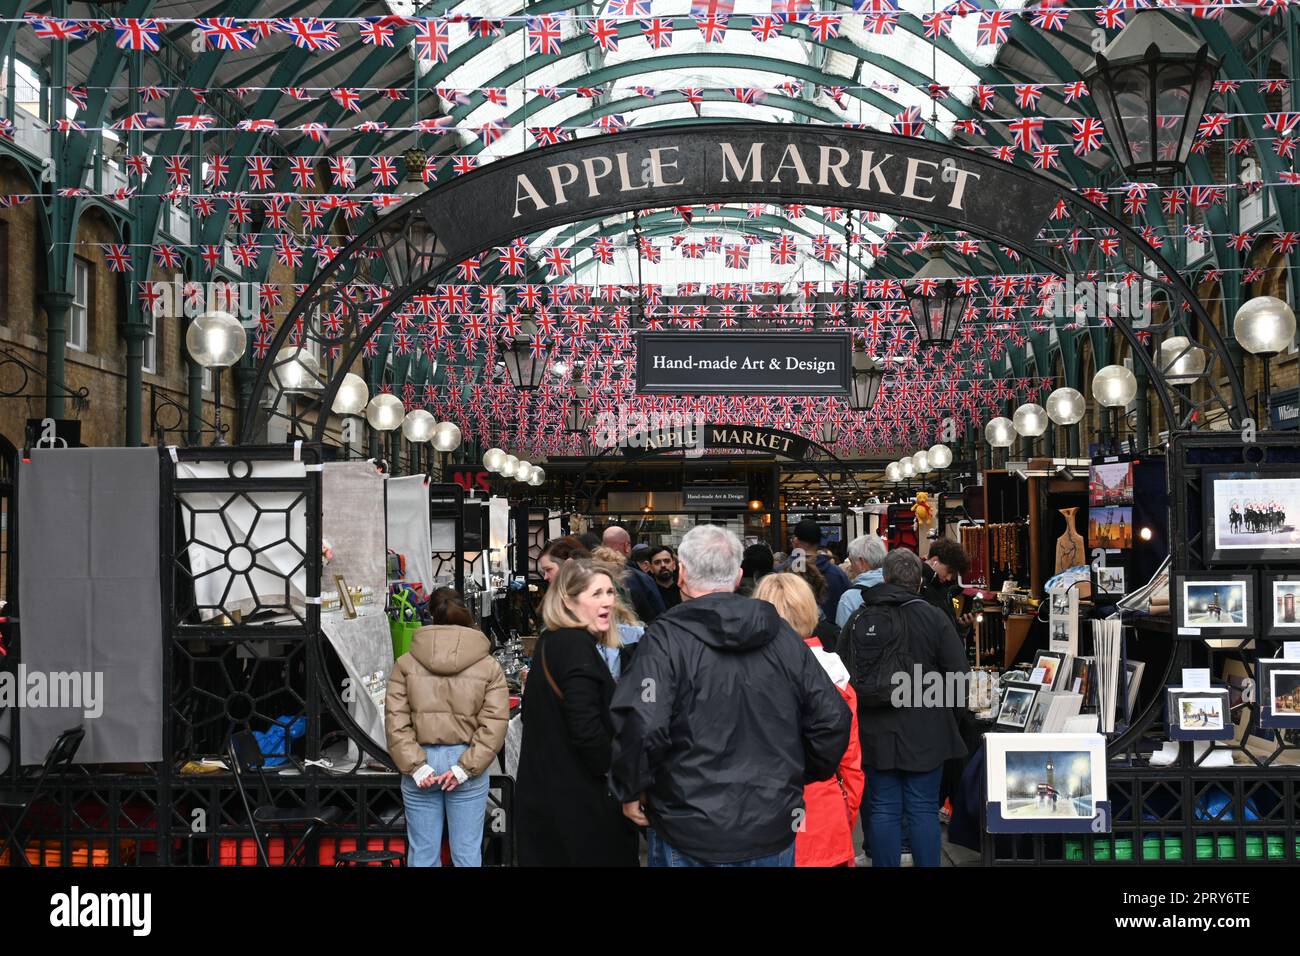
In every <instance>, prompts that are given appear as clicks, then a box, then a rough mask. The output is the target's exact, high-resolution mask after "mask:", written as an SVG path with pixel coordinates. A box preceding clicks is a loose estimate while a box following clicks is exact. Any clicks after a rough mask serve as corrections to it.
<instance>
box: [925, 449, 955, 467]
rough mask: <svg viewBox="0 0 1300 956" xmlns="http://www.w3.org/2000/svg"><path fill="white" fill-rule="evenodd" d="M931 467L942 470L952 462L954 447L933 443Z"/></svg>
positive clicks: (930, 453)
mask: <svg viewBox="0 0 1300 956" xmlns="http://www.w3.org/2000/svg"><path fill="white" fill-rule="evenodd" d="M929 458H930V467H931V468H936V469H939V470H942V469H944V468H947V467H948V466H949V465H951V464H952V449H951V448H949V447H948V446H947V445H931V446H930V451H929Z"/></svg>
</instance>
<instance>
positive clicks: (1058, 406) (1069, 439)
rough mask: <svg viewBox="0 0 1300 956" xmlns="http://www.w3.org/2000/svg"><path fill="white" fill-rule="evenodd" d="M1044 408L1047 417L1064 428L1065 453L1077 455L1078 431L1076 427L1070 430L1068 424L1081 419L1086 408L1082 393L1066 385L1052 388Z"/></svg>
mask: <svg viewBox="0 0 1300 956" xmlns="http://www.w3.org/2000/svg"><path fill="white" fill-rule="evenodd" d="M1046 408H1047V417H1048V418H1050V419H1051V420H1052V421H1054V422H1056V424H1058V425H1061V426H1063V427H1064V428H1065V437H1066V443H1065V451H1066V454H1067V455H1069V456H1071V457H1073V456H1074V455H1077V454H1078V453H1079V432H1078V429H1075V430H1073V431H1071V430H1070V426H1071V425H1077V424H1078V423H1079V422H1081V421H1083V416H1084V413H1085V412H1087V410H1088V403H1087V402H1086V401H1085V400H1084V398H1083V393H1082V392H1080V391H1079V390H1078V389H1077V388H1070V387H1069V386H1068V385H1067V386H1062V387H1061V388H1058V389H1054V390H1053V391H1052V394H1050V395H1048V396H1047V404H1046Z"/></svg>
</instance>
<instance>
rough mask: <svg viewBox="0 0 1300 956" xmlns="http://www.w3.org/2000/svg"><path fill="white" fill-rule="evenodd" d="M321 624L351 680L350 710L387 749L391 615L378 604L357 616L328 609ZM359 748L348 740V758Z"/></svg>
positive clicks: (322, 616) (365, 728) (353, 755)
mask: <svg viewBox="0 0 1300 956" xmlns="http://www.w3.org/2000/svg"><path fill="white" fill-rule="evenodd" d="M320 627H321V630H322V631H323V632H324V633H325V636H326V637H327V638H328V639H329V642H330V645H331V646H332V647H333V648H334V652H335V653H336V654H338V656H339V660H340V661H342V662H343V669H344V670H345V671H346V672H347V675H348V677H350V678H351V679H352V693H351V694H350V695H349V696H350V697H351V698H352V699H351V700H350V701H348V712H349V713H350V714H351V715H352V719H353V720H355V721H356V722H357V723H358V724H359V725H360V726H361V728H362V729H363V730H365V731H366V733H368V734H369V735H370V738H371V739H372V740H373V741H374V742H375V743H377V744H379V746H380V747H381V748H382V749H383V750H384V751H385V752H387V750H388V738H387V736H386V735H385V733H384V697H385V696H387V692H388V677H389V675H390V674H392V672H393V639H392V636H391V634H390V633H389V630H388V615H387V614H385V613H384V611H383V608H382V607H380V606H378V605H372V606H369V607H360V608H357V617H355V618H348V617H346V616H345V615H344V614H343V612H342V611H329V612H326V613H324V614H322V615H321V616H320ZM324 692H325V693H331V690H330V689H328V688H326V689H325V691H324ZM356 750H357V747H356V744H355V743H354V742H353V741H350V740H349V741H348V760H349V761H351V760H355V759H356Z"/></svg>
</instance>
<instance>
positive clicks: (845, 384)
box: [636, 332, 853, 395]
mask: <svg viewBox="0 0 1300 956" xmlns="http://www.w3.org/2000/svg"><path fill="white" fill-rule="evenodd" d="M852 349H853V340H852V338H851V336H850V334H849V333H848V332H640V333H638V335H637V356H636V390H637V391H638V392H645V393H649V394H652V395H653V394H658V395H683V394H687V395H769V394H778V395H847V394H848V393H849V383H850V377H851V375H852Z"/></svg>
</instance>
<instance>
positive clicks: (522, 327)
mask: <svg viewBox="0 0 1300 956" xmlns="http://www.w3.org/2000/svg"><path fill="white" fill-rule="evenodd" d="M536 335H537V324H536V323H534V322H532V321H531V320H525V321H523V322H521V323H520V324H519V334H518V335H516V336H515V337H514V338H513V339H511V341H510V343H509V344H508V345H507V346H506V347H505V348H504V349H502V351H501V360H502V361H503V362H504V363H505V366H506V374H507V375H509V376H510V383H511V384H512V385H514V387H515V388H517V389H519V390H520V391H523V392H532V391H536V389H537V387H538V386H539V385H541V384H542V378H543V377H545V375H546V368H547V362H546V348H545V346H543V345H542V344H541V343H540V342H538V341H537V340H536Z"/></svg>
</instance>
